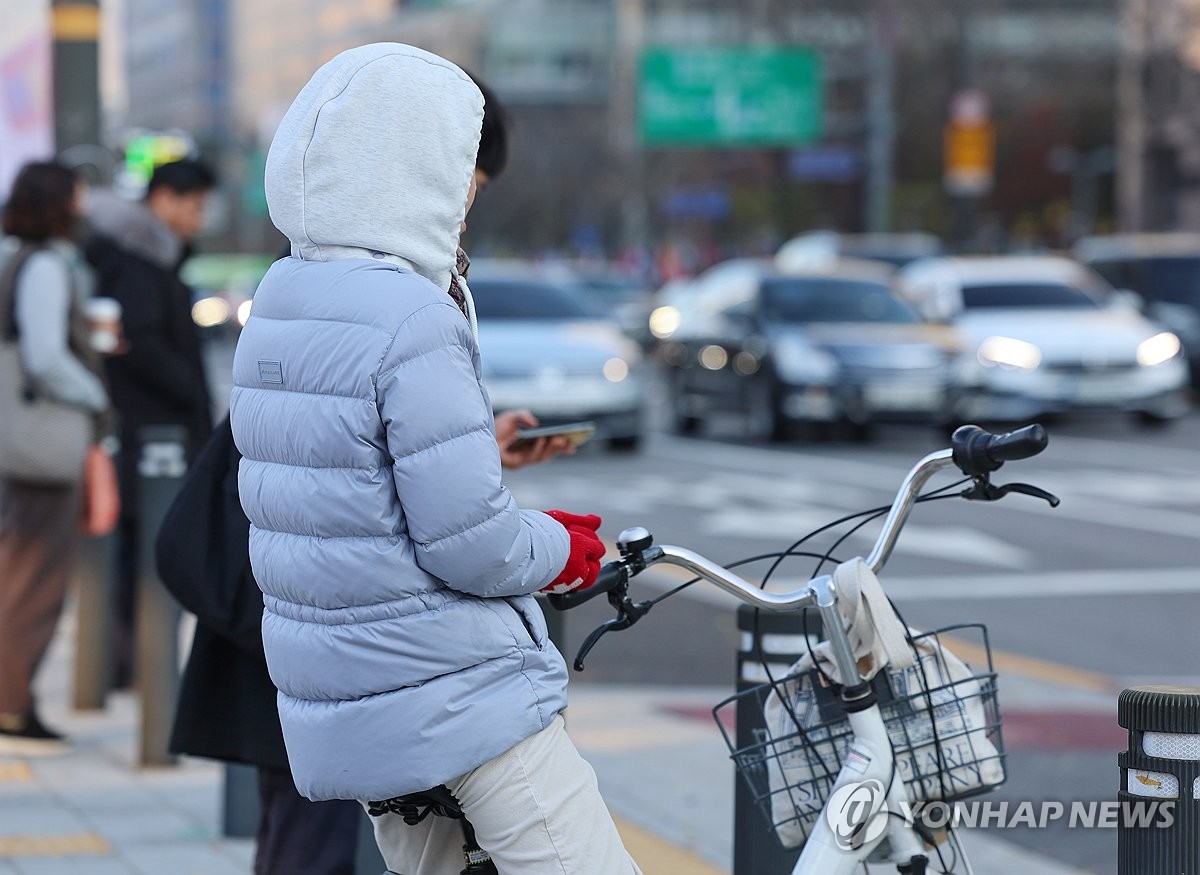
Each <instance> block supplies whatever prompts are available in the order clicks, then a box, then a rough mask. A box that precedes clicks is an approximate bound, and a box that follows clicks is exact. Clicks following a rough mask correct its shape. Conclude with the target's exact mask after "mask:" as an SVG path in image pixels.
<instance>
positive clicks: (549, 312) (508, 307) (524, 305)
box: [468, 279, 597, 322]
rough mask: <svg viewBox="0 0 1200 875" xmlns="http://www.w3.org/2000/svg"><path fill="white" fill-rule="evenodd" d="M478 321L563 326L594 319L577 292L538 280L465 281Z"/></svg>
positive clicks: (593, 314) (594, 316)
mask: <svg viewBox="0 0 1200 875" xmlns="http://www.w3.org/2000/svg"><path fill="white" fill-rule="evenodd" d="M468 285H470V287H471V293H472V295H473V297H474V298H475V312H476V314H477V315H478V316H479V318H480V319H481V320H490V319H507V320H513V321H515V320H522V321H526V320H529V321H533V320H536V321H544V322H564V321H569V320H572V319H595V318H596V316H597V314H596V313H595V312H593V311H591V310H590V309H589V308H588V307H587V305H586V304H585V303H584V302H583V301H582V300H581V299H580V298H579V296H578V295H577V294H576V292H575V291H574V290H572V289H569V288H566V287H564V286H560V285H556V284H554V283H547V282H542V281H541V280H498V279H496V280H493V279H477V280H468Z"/></svg>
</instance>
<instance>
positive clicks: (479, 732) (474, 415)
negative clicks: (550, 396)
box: [230, 44, 638, 875]
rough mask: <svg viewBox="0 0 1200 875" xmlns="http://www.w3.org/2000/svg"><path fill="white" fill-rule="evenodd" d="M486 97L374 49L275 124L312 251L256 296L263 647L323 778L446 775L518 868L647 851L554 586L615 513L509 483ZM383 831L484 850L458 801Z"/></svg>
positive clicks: (425, 846)
mask: <svg viewBox="0 0 1200 875" xmlns="http://www.w3.org/2000/svg"><path fill="white" fill-rule="evenodd" d="M482 109H483V98H482V96H481V94H480V92H479V89H478V88H477V87H476V86H475V85H474V83H473V82H472V81H471V80H470V78H469V77H467V76H466V74H464V73H463V72H462V71H461V70H459V69H458V68H457V67H455V66H454V65H452V64H450V63H449V62H447V61H445V60H443V59H441V58H439V57H437V56H436V55H432V54H429V53H427V52H424V51H421V50H419V49H415V48H412V47H409V46H403V45H398V44H377V45H370V46H364V47H361V48H358V49H352V50H350V51H348V52H344V53H343V54H341V55H339V56H338V57H336V58H335V59H333V60H332V61H330V62H329V63H328V64H326V65H325V66H324V67H322V68H321V69H320V70H319V71H317V73H316V74H315V75H314V76H313V78H312V80H311V81H310V82H309V83H308V85H307V86H306V87H305V88H304V90H303V91H302V92H301V93H300V95H299V96H298V97H297V99H296V101H295V102H294V103H293V105H292V106H291V108H290V109H289V111H288V113H287V114H286V116H285V117H284V119H283V122H282V123H281V125H280V128H279V130H278V132H277V133H276V135H275V139H274V141H273V142H272V144H271V148H270V152H269V155H268V160H267V169H266V191H267V200H268V205H269V207H270V212H271V218H272V221H273V222H274V223H275V225H276V227H278V228H279V229H280V231H282V232H283V233H284V234H285V235H287V237H288V238H289V240H290V241H291V244H292V255H291V257H289V258H284V259H282V260H280V261H278V262H276V264H275V265H274V266H273V267H272V268H271V270H270V271H269V272H268V274H267V276H266V277H265V278H264V280H263V282H262V283H261V285H260V286H259V288H258V291H257V292H256V294H255V299H254V308H253V312H252V315H251V317H250V319H249V320H248V322H247V324H246V327H245V330H244V331H243V333H242V335H241V338H240V340H239V343H238V348H237V353H236V357H235V360H234V389H233V393H232V396H231V407H230V415H231V422H232V427H233V434H234V439H235V442H236V444H237V447H238V450H239V451H240V452H241V453H242V455H243V460H242V463H241V468H240V472H239V492H240V496H241V501H242V505H243V508H244V509H245V511H246V514H247V516H248V517H249V519H250V521H251V524H252V528H251V535H250V557H251V563H252V567H253V571H254V576H255V578H256V580H257V581H258V583H259V586H260V588H261V589H262V590H263V595H264V605H265V610H264V615H263V644H264V649H265V652H266V657H267V663H268V667H269V670H270V674H271V678H272V680H273V681H274V683H275V685H276V686H277V687H278V689H279V700H278V705H279V716H280V721H281V723H282V726H283V732H284V739H285V742H286V745H287V749H288V758H289V763H290V765H291V769H292V772H293V775H294V777H295V781H296V786H297V788H298V789H299V790H300V792H301V793H303V794H304V795H305V796H307V797H309V798H311V799H318V800H319V799H334V798H341V799H358V800H364V801H365V800H387V799H390V798H392V797H397V796H401V795H405V794H408V793H414V792H419V791H424V790H427V789H429V788H432V787H436V786H438V785H442V784H444V785H445V786H446V787H448V788H449V789H450V791H451V792H452V793H454V794H455V796H456V797H457V798H458V800H459V802H460V803H461V805H462V808H463V811H464V812H465V814H466V816H467V817H468V818H469V819H470V820H471V822H472V824H473V825H474V827H475V832H476V836H477V837H478V840H479V843H480V845H481V846H482V847H483V848H484V849H485V850H486V851H488V852H489V853H490V854H491V856H492V859H493V861H494V862H495V863H496V866H497V868H498V870H499V871H500V872H502V873H509V872H512V873H516V872H521V873H526V875H528V873H534V875H536V873H540V872H547V873H549V872H555V873H580V875H582V873H589V875H594V873H609V872H611V873H628V872H637V871H638V870H637V867H636V866H635V865H634V864H633V862H632V861H631V860H630V859H629V856H628V854H627V853H626V852H625V850H624V848H623V846H622V845H621V841H620V838H619V836H618V835H617V833H616V829H615V826H614V825H613V823H612V819H611V817H610V816H609V814H608V812H607V810H606V809H605V807H604V803H603V801H602V800H601V798H600V795H599V792H598V790H597V787H596V781H595V776H594V774H593V773H592V770H591V769H590V767H589V766H588V765H587V764H586V763H585V762H584V761H583V760H582V759H581V758H580V757H579V754H578V753H577V751H576V750H575V748H574V746H573V745H572V744H571V742H570V741H569V740H568V739H567V737H566V734H565V731H564V729H563V721H562V717H561V714H560V712H561V711H562V710H563V708H564V707H565V706H566V680H567V677H566V666H565V664H564V662H563V659H562V657H561V656H560V655H559V653H558V652H557V650H556V649H555V648H554V646H553V644H551V643H550V641H549V640H548V637H547V633H546V625H545V620H544V618H543V617H542V614H541V610H540V608H539V607H538V605H537V603H536V602H535V600H534V599H533V597H532V593H534V592H536V591H538V590H541V589H544V588H555V590H556V591H562V590H564V589H569V588H573V587H579V586H586V585H590V584H591V583H592V582H594V581H595V578H596V574H597V572H598V570H599V559H600V557H601V556H602V554H603V546H602V545H601V544H600V542H599V540H598V538H597V537H596V535H595V529H596V528H597V527H598V525H599V522H600V521H599V519H598V518H596V517H578V516H575V515H572V514H566V513H563V512H554V511H552V512H548V513H539V512H532V511H527V510H521V509H520V508H518V507H517V504H516V502H515V500H514V499H513V496H512V495H511V494H510V493H509V491H508V490H507V489H506V488H505V487H504V486H503V484H502V483H501V469H500V458H499V449H498V447H497V444H496V437H495V433H494V423H493V418H492V412H491V404H490V401H489V399H488V396H487V392H486V390H485V389H484V387H483V384H482V382H481V364H480V357H479V349H478V344H477V341H476V338H475V336H474V334H473V329H474V327H475V326H474V320H473V312H474V311H473V306H472V304H471V300H470V292H469V289H467V288H466V286H465V283H463V282H461V281H459V279H458V277H457V275H456V271H455V258H456V251H457V243H458V236H459V234H460V233H461V228H462V227H463V220H464V218H465V215H466V212H467V210H468V209H469V208H470V202H471V200H472V199H473V196H474V179H473V171H474V165H475V152H476V149H477V147H478V142H479V130H480V123H481V118H482ZM451 292H453V293H454V295H455V297H452V296H451ZM460 301H461V305H460V303H459V302H460ZM376 835H377V838H378V840H379V844H380V848H381V850H382V852H383V855H384V859H385V860H386V862H387V864H388V866H389V868H390V869H392V870H393V871H397V872H404V873H406V875H427V873H436V875H443V873H447V875H448V873H452V872H457V871H458V869H459V868H461V866H462V854H461V851H460V847H461V844H462V840H461V834H460V833H459V832H458V828H457V826H456V825H454V824H450V823H448V822H447V821H446V820H445V819H444V818H438V817H430V818H427V819H426V820H425V821H423V822H422V823H421V824H418V825H417V826H413V827H409V826H407V825H405V824H404V823H403V821H402V820H401V819H400V818H399V817H396V816H395V815H389V816H385V817H383V818H379V819H377V821H376Z"/></svg>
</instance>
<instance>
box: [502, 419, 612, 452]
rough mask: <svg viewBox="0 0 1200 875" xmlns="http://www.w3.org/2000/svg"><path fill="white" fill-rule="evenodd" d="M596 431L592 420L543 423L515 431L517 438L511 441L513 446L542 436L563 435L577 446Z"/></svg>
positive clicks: (518, 445)
mask: <svg viewBox="0 0 1200 875" xmlns="http://www.w3.org/2000/svg"><path fill="white" fill-rule="evenodd" d="M595 433H596V423H594V422H568V423H567V424H566V425H544V426H540V427H539V428H526V429H522V430H521V431H519V432H517V439H516V440H515V441H513V443H512V446H513V447H520V446H521V445H522V444H524V443H528V442H529V441H534V440H537V439H538V438H542V437H558V436H559V435H563V436H565V437H566V438H567V440H568V441H570V442H571V445H572V446H575V447H577V446H579V445H580V444H584V443H586V442H587V441H588V440H589V439H590V438H591V436H592V435H594V434H595Z"/></svg>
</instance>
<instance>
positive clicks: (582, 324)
mask: <svg viewBox="0 0 1200 875" xmlns="http://www.w3.org/2000/svg"><path fill="white" fill-rule="evenodd" d="M469 285H470V287H471V291H472V293H473V296H474V299H475V308H476V311H477V313H478V316H479V348H480V354H481V357H482V359H483V381H484V383H485V384H486V385H487V389H488V393H489V394H490V395H491V398H492V405H493V406H494V407H495V409H496V410H508V409H516V408H529V409H530V410H532V411H533V413H534V415H536V416H537V417H538V419H539V420H540V421H541V423H542V424H543V425H558V424H563V423H569V422H576V421H580V420H589V421H592V422H595V423H596V429H597V437H598V438H600V439H603V440H605V441H606V442H607V443H608V446H609V447H610V448H612V449H614V450H626V451H628V450H635V449H636V448H637V447H638V445H639V443H640V441H641V436H642V419H643V407H644V401H645V387H646V383H645V377H644V374H643V367H642V351H641V348H640V347H639V346H638V345H637V344H636V343H635V342H634V341H632V340H631V339H630V338H628V337H626V336H625V335H624V334H623V333H622V332H621V328H620V326H619V325H617V323H616V322H615V321H613V320H612V319H611V318H607V317H605V316H604V315H603V314H601V313H598V312H596V311H594V310H592V309H590V308H589V306H588V301H587V299H586V296H585V295H583V294H582V292H581V291H580V290H579V289H577V288H575V287H574V286H573V285H572V284H571V283H569V282H564V281H561V280H560V279H558V278H556V277H553V274H552V272H546V271H539V270H536V269H534V268H524V267H514V266H511V265H503V266H499V265H493V264H483V263H477V264H476V265H473V266H472V268H471V273H470V280H469Z"/></svg>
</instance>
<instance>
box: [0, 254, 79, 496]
mask: <svg viewBox="0 0 1200 875" xmlns="http://www.w3.org/2000/svg"><path fill="white" fill-rule="evenodd" d="M40 250H41V247H38V246H36V245H31V244H26V245H24V246H22V247H21V248H20V250H18V251H17V252H16V254H14V255H13V257H12V258H10V259H9V260H8V263H7V264H5V265H4V266H3V268H0V478H4V479H8V480H18V481H22V482H27V483H44V484H50V485H61V486H69V485H72V484H75V483H78V482H79V480H80V478H81V477H82V476H83V461H84V456H85V455H86V454H87V449H88V445H89V444H90V442H91V438H92V423H93V416H92V414H91V413H90V412H88V411H86V410H83V409H82V408H79V407H72V406H69V405H66V404H60V403H57V402H55V401H52V400H50V399H49V398H46V397H45V396H44V395H42V394H40V393H39V392H38V391H37V389H36V387H35V386H34V385H33V382H32V381H31V380H30V379H29V376H28V375H27V374H26V373H25V369H24V367H23V366H22V364H21V345H20V337H19V328H18V326H17V320H16V296H17V295H16V292H17V277H18V275H19V273H20V270H21V268H22V267H23V266H24V265H25V262H26V261H28V260H29V257H30V256H31V255H33V254H34V253H35V252H38V251H40ZM68 275H69V274H68ZM35 291H36V290H35ZM70 298H71V311H70V313H71V316H70V325H69V326H68V325H64V326H63V330H64V331H70V332H71V333H72V334H76V335H77V334H78V330H77V326H78V325H79V324H80V323H81V321H82V315H81V314H80V313H79V312H78V311H79V305H78V303H77V302H76V301H75V295H74V294H71V295H70ZM72 346H74V344H72Z"/></svg>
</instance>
